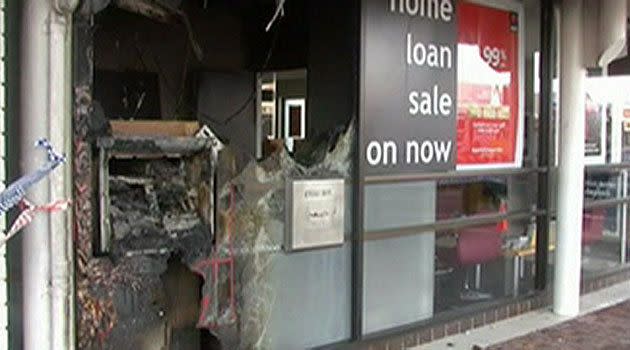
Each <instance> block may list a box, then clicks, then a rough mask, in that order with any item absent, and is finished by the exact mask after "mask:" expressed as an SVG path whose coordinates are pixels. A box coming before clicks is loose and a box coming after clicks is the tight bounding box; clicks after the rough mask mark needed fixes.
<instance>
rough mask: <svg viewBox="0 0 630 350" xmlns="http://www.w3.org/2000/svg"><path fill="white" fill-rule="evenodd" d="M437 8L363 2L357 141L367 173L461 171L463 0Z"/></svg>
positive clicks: (445, 1) (373, 0) (448, 1)
mask: <svg viewBox="0 0 630 350" xmlns="http://www.w3.org/2000/svg"><path fill="white" fill-rule="evenodd" d="M422 3H425V2H422ZM435 3H436V2H435V1H430V2H429V1H427V2H426V4H430V5H427V6H426V7H425V6H419V2H417V1H416V2H411V1H394V0H391V1H383V0H365V1H363V3H362V4H363V8H362V10H363V12H362V42H361V44H362V45H361V52H362V60H361V75H360V76H361V106H360V108H361V109H360V115H361V134H360V144H361V162H362V166H363V168H364V169H365V174H367V175H369V176H372V175H374V176H378V175H399V174H415V173H422V172H444V171H451V170H454V169H455V167H456V149H457V144H456V115H457V54H458V53H457V46H458V40H457V32H458V27H457V20H458V19H457V13H458V12H457V11H458V9H457V4H458V2H456V1H451V0H443V1H441V2H440V4H441V5H440V6H439V7H433V6H434V4H435ZM414 4H415V5H414ZM411 5H414V6H411Z"/></svg>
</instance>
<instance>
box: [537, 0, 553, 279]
mask: <svg viewBox="0 0 630 350" xmlns="http://www.w3.org/2000/svg"><path fill="white" fill-rule="evenodd" d="M540 23H541V28H540V47H541V48H540V85H541V86H540V118H539V123H540V124H539V129H538V166H539V167H541V168H542V167H547V171H546V172H541V173H538V199H537V206H538V208H539V209H545V210H546V212H545V214H544V215H541V216H539V217H538V218H537V219H536V278H535V281H534V282H535V287H536V289H538V290H544V289H545V287H546V286H547V261H548V254H549V224H550V221H551V220H550V215H549V210H550V208H549V205H550V203H551V191H550V189H549V177H550V174H551V171H550V168H551V166H552V165H553V161H551V159H552V157H550V154H551V153H550V149H551V145H553V144H554V138H553V134H552V132H551V121H552V109H551V106H552V103H553V101H552V82H553V66H554V56H553V40H552V39H553V25H554V21H553V1H552V0H542V2H541V21H540Z"/></svg>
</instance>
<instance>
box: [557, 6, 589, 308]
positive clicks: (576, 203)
mask: <svg viewBox="0 0 630 350" xmlns="http://www.w3.org/2000/svg"><path fill="white" fill-rule="evenodd" d="M582 7H583V3H582V0H563V1H562V9H561V11H562V12H561V13H562V15H561V23H560V27H561V29H560V32H561V39H560V62H561V65H560V66H561V68H560V69H561V72H560V112H561V119H560V129H561V133H560V150H559V151H560V161H559V168H558V194H557V195H558V238H557V244H556V255H555V266H554V267H555V269H554V271H555V275H554V295H553V310H554V312H555V313H556V314H558V315H563V316H575V315H577V314H578V312H579V309H580V274H581V269H580V266H581V264H580V262H581V255H582V243H581V241H582V239H581V238H582V210H583V202H584V198H583V195H582V191H581V189H582V188H583V187H584V77H585V70H584V68H583V63H582V56H583V55H582V40H583V38H582Z"/></svg>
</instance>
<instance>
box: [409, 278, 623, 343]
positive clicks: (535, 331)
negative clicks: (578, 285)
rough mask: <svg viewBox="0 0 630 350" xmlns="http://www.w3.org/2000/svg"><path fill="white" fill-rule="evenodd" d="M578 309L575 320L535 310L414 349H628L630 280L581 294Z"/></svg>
mask: <svg viewBox="0 0 630 350" xmlns="http://www.w3.org/2000/svg"><path fill="white" fill-rule="evenodd" d="M615 305H616V306H615ZM611 306H613V307H612V308H611ZM580 309H581V312H580V316H579V317H578V318H575V319H568V318H565V317H560V316H557V315H555V314H553V313H552V312H551V311H550V310H549V309H544V310H538V311H534V312H530V313H527V314H524V315H521V316H519V317H514V318H511V319H507V320H504V321H501V322H498V323H495V324H492V325H489V326H485V327H481V328H478V329H475V330H473V331H469V332H467V333H465V334H460V335H456V336H453V337H447V338H444V339H441V340H439V341H436V342H433V343H429V344H426V345H423V346H421V347H417V348H414V350H424V349H431V350H432V349H436V350H440V349H460V350H464V349H466V350H468V349H486V348H488V349H491V350H499V349H509V350H512V349H515V350H517V349H550V350H555V349H563V350H564V349H567V350H572V349H630V337H629V336H628V335H629V334H630V281H627V282H623V283H620V284H616V285H614V286H611V287H609V288H605V289H602V290H599V291H596V292H593V293H591V294H588V295H585V296H583V297H582V298H581V301H580ZM600 310H601V311H600ZM520 337H522V338H520ZM625 339H627V340H625Z"/></svg>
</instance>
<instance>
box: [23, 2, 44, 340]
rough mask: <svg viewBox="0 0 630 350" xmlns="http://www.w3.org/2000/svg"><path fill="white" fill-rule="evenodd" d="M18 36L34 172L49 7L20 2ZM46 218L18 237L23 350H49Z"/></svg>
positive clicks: (28, 155)
mask: <svg viewBox="0 0 630 350" xmlns="http://www.w3.org/2000/svg"><path fill="white" fill-rule="evenodd" d="M22 6H23V15H22V29H21V30H22V34H21V40H20V44H21V56H22V57H21V63H20V71H21V96H20V99H21V102H20V105H21V116H20V139H21V145H20V170H21V173H22V174H27V173H31V172H33V171H35V170H36V169H37V168H39V166H40V165H41V164H43V163H44V162H45V159H46V157H45V154H44V152H41V151H40V150H35V149H34V148H33V146H34V143H35V141H37V139H38V138H41V137H48V130H49V128H48V62H47V57H48V30H49V28H48V15H49V13H50V5H49V2H48V1H41V0H26V1H24V2H23V5H22ZM27 197H28V198H29V199H30V200H31V201H33V203H42V204H43V203H47V202H49V201H50V185H49V181H48V179H44V180H43V181H41V182H39V183H38V184H37V185H35V186H34V187H33V188H31V190H29V191H28V192H27ZM49 222H50V221H49V217H48V216H47V215H36V216H35V217H34V219H33V222H32V223H31V224H30V225H29V226H28V227H26V228H25V229H24V230H23V231H22V233H21V235H22V242H23V243H22V269H23V283H24V285H23V293H24V299H23V301H24V308H23V310H24V314H23V317H24V324H23V335H24V349H27V350H30V349H49V348H50V337H51V295H50V289H49V286H50V263H51V261H50V259H51V255H50V231H49Z"/></svg>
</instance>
